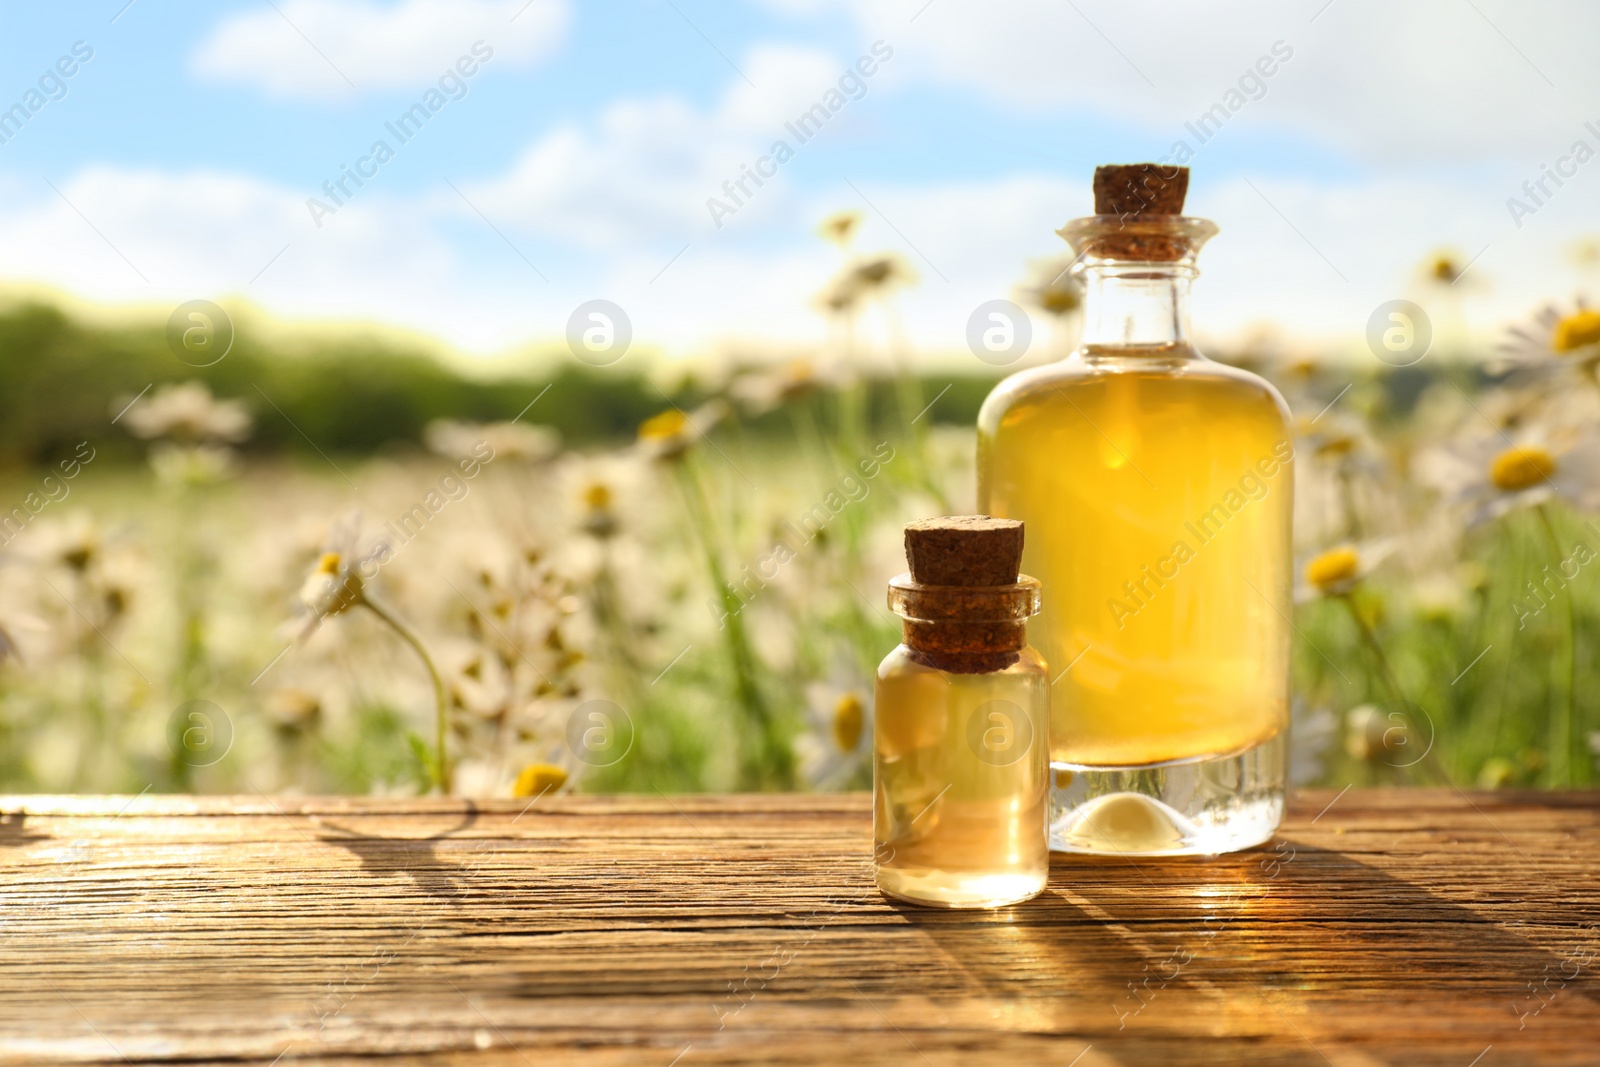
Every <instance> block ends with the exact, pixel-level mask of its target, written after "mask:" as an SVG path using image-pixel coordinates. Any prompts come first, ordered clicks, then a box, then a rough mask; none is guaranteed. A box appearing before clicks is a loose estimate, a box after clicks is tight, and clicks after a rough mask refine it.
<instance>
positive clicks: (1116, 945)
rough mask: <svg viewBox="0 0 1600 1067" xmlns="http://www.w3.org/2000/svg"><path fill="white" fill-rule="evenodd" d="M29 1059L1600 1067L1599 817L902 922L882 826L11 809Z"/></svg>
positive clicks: (851, 813)
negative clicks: (889, 892) (887, 878)
mask: <svg viewBox="0 0 1600 1067" xmlns="http://www.w3.org/2000/svg"><path fill="white" fill-rule="evenodd" d="M0 811H3V812H5V813H6V814H5V815H4V817H3V818H0V884H3V898H0V899H3V911H0V961H3V969H0V1005H3V1007H0V1060H3V1061H4V1062H7V1063H26V1064H38V1063H55V1062H94V1063H122V1062H124V1061H128V1062H133V1063H177V1062H180V1061H181V1062H184V1063H219V1064H220V1063H228V1064H261V1065H265V1064H271V1063H274V1062H276V1063H279V1064H284V1065H287V1064H291V1063H293V1064H304V1063H317V1064H352V1065H353V1064H363V1065H369V1067H370V1065H372V1064H373V1063H374V1062H375V1060H378V1059H382V1058H384V1057H388V1058H387V1059H382V1062H384V1063H399V1062H405V1063H434V1064H458V1063H460V1064H474V1065H480V1064H482V1065H487V1064H507V1065H536V1067H546V1065H548V1064H563V1063H585V1064H621V1063H628V1064H635V1063H637V1064H649V1065H655V1067H669V1065H671V1064H679V1065H681V1067H696V1065H699V1064H726V1063H780V1064H787V1063H821V1064H848V1065H850V1067H864V1065H867V1064H877V1063H884V1064H896V1065H921V1064H935V1065H941V1067H942V1065H946V1064H950V1065H956V1064H959V1065H962V1067H968V1065H971V1064H977V1063H1005V1064H1008V1065H1011V1067H1031V1065H1033V1064H1061V1065H1066V1064H1077V1065H1079V1067H1097V1065H1108V1064H1159V1065H1162V1067H1183V1065H1188V1064H1202V1063H1203V1064H1211V1063H1215V1064H1230V1065H1231V1064H1240V1063H1283V1064H1294V1065H1296V1067H1308V1065H1320V1064H1322V1063H1324V1062H1326V1063H1330V1064H1337V1065H1341V1067H1343V1065H1346V1064H1348V1065H1352V1067H1354V1065H1373V1064H1440V1065H1450V1067H1469V1065H1475V1067H1496V1065H1501V1064H1525V1063H1562V1064H1586V1065H1589V1064H1596V1063H1600V1006H1597V1004H1596V1000H1595V996H1596V991H1597V990H1600V984H1597V983H1596V982H1595V978H1594V976H1595V974H1596V971H1597V970H1600V927H1597V925H1596V924H1597V923H1600V794H1511V793H1480V794H1470V795H1469V794H1464V793H1459V792H1455V791H1449V790H1438V791H1433V790H1415V791H1362V790H1351V791H1348V792H1346V793H1343V794H1335V793H1333V792H1321V793H1307V794H1304V795H1301V796H1298V797H1296V798H1295V801H1294V803H1293V806H1292V811H1291V815H1290V818H1289V819H1288V821H1287V823H1286V825H1285V827H1284V830H1283V834H1282V836H1281V838H1280V839H1279V840H1278V841H1277V842H1275V843H1274V845H1272V846H1269V847H1266V848H1263V849H1260V850H1257V851H1254V852H1249V853H1243V854H1238V855H1233V856H1228V857H1223V858H1221V859H1215V860H1203V861H1202V860H1188V859H1185V860H1139V861H1128V860H1091V859H1082V858H1060V859H1058V861H1057V862H1056V864H1055V868H1054V870H1053V871H1052V873H1051V878H1050V887H1049V889H1048V890H1047V891H1046V892H1045V894H1044V895H1043V896H1042V897H1040V898H1039V899H1037V900H1035V901H1033V902H1031V903H1029V904H1026V905H1022V906H1019V907H1016V908H1010V909H1006V910H1002V911H997V912H989V913H972V912H940V911H928V910H922V909H918V908H913V907H909V906H901V905H897V904H894V903H891V902H889V901H887V900H885V899H884V898H883V897H881V896H880V895H879V894H878V893H877V892H876V891H875V890H874V889H873V887H872V883H871V881H870V877H869V872H868V863H867V859H868V854H869V851H870V826H869V815H868V799H867V798H866V797H865V796H861V795H851V796H821V797H802V796H760V797H675V798H667V797H662V796H650V797H577V798H550V799H546V800H541V801H539V802H537V803H536V804H534V805H533V806H531V807H528V808H526V809H524V807H523V804H522V803H521V802H512V801H495V802H480V803H470V802H464V801H447V800H429V799H423V800H385V799H373V798H363V799H310V800H304V799H290V798H273V799H268V798H265V797H262V796H253V797H244V798H232V799H229V798H203V797H201V798H197V797H181V796H180V797H154V796H144V797H139V798H133V799H130V798H125V797H123V798H118V797H45V798H40V797H13V798H8V799H4V800H0Z"/></svg>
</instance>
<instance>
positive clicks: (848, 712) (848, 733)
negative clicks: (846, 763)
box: [833, 693, 867, 752]
mask: <svg viewBox="0 0 1600 1067" xmlns="http://www.w3.org/2000/svg"><path fill="white" fill-rule="evenodd" d="M866 713H867V707H866V705H865V704H863V703H862V701H861V698H860V697H859V696H857V695H856V694H855V693H846V694H844V695H843V696H841V697H840V698H839V699H838V701H836V702H835V703H834V705H833V740H834V743H835V744H837V745H838V746H839V751H840V752H854V751H855V750H856V745H858V744H859V743H860V742H861V723H862V720H863V719H864V718H865V716H866Z"/></svg>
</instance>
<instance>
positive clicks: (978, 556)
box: [889, 515, 1039, 674]
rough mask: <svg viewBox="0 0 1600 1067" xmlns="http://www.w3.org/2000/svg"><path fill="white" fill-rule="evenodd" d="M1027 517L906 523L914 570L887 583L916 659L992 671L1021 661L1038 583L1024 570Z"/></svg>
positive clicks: (962, 670)
mask: <svg viewBox="0 0 1600 1067" xmlns="http://www.w3.org/2000/svg"><path fill="white" fill-rule="evenodd" d="M1022 538H1023V526H1022V523H1020V522H1017V521H1016V520H1014V519H996V518H991V517H990V516H988V515H949V516H945V517H942V518H937V519H924V520H922V521H920V522H913V523H910V524H908V525H907V526H906V528H905V543H906V563H907V564H908V565H909V566H910V568H911V570H910V573H909V574H905V575H902V576H901V577H899V578H896V579H895V580H894V581H893V582H891V583H890V584H889V599H890V604H891V606H892V607H893V608H894V609H895V611H896V613H897V614H899V615H900V616H901V617H902V619H903V620H904V622H903V627H902V628H903V633H904V640H905V644H906V647H907V648H908V649H910V650H911V655H912V658H913V659H915V660H917V661H918V662H920V663H923V664H925V665H927V666H929V667H934V668H937V669H939V670H943V671H949V672H951V673H954V674H987V673H990V672H992V671H999V670H1004V669H1005V668H1007V667H1009V666H1011V665H1012V664H1013V663H1015V662H1017V659H1018V658H1019V656H1020V654H1021V652H1022V649H1023V648H1025V647H1026V646H1027V643H1028V641H1027V619H1028V617H1029V616H1030V615H1033V614H1034V613H1035V612H1037V611H1038V605H1039V583H1038V582H1036V581H1034V580H1033V579H1032V578H1029V577H1027V576H1026V575H1023V574H1020V573H1019V570H1020V568H1021V566H1022Z"/></svg>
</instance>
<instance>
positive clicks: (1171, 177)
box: [1094, 163, 1189, 218]
mask: <svg viewBox="0 0 1600 1067" xmlns="http://www.w3.org/2000/svg"><path fill="white" fill-rule="evenodd" d="M1188 195H1189V168H1188V167H1165V166H1162V165H1161V164H1159V163H1111V164H1107V165H1106V166H1104V167H1096V168H1095V169H1094V213H1095V214H1096V215H1121V216H1122V217H1124V218H1128V217H1137V216H1143V215H1182V214H1183V199H1184V197H1186V196H1188Z"/></svg>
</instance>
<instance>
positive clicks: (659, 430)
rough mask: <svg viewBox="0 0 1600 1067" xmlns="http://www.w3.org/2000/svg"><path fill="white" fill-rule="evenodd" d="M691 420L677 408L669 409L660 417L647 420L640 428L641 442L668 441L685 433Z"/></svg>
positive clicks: (651, 417) (653, 416) (656, 416)
mask: <svg viewBox="0 0 1600 1067" xmlns="http://www.w3.org/2000/svg"><path fill="white" fill-rule="evenodd" d="M688 425H689V418H688V416H687V415H685V414H684V413H683V412H681V411H679V410H678V409H677V408H668V409H667V410H666V411H663V412H662V413H661V414H659V415H652V416H650V418H648V419H645V420H644V423H643V424H642V425H641V426H640V427H639V440H641V441H667V440H670V439H672V438H674V437H677V436H678V435H679V434H681V433H683V431H684V428H685V427H687V426H688Z"/></svg>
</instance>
